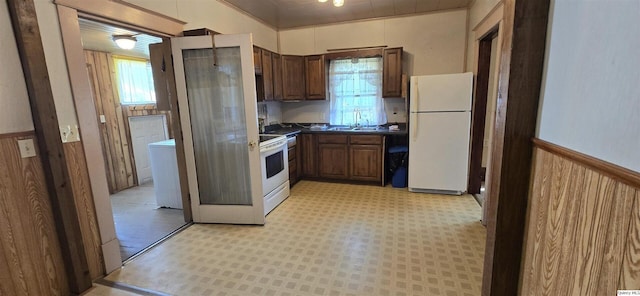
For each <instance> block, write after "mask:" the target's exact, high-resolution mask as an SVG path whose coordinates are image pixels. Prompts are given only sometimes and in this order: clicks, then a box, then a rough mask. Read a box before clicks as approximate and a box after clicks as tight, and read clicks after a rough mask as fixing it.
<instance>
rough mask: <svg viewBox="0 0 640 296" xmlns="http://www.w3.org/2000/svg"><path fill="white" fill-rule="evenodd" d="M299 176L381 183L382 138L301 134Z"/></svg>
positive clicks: (373, 136)
mask: <svg viewBox="0 0 640 296" xmlns="http://www.w3.org/2000/svg"><path fill="white" fill-rule="evenodd" d="M301 137H302V138H303V139H304V140H303V147H302V149H303V150H302V158H301V162H302V170H303V172H302V175H303V177H308V178H322V179H332V180H342V181H348V180H352V181H367V182H380V183H381V184H383V185H384V180H383V170H384V168H383V163H384V136H383V135H345V134H326V135H322V134H320V135H314V134H303V135H301Z"/></svg>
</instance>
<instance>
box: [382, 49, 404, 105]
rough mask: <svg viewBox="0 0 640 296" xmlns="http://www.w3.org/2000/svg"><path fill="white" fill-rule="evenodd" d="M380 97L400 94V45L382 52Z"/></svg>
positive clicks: (392, 96) (398, 95)
mask: <svg viewBox="0 0 640 296" xmlns="http://www.w3.org/2000/svg"><path fill="white" fill-rule="evenodd" d="M382 58H383V65H382V97H384V98H400V97H401V96H402V47H399V48H389V49H385V50H384V52H383V53H382Z"/></svg>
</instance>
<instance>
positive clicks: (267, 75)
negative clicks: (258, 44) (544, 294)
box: [261, 49, 273, 101]
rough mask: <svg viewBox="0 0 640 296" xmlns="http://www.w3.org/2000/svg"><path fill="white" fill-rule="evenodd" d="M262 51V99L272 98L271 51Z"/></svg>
mask: <svg viewBox="0 0 640 296" xmlns="http://www.w3.org/2000/svg"><path fill="white" fill-rule="evenodd" d="M261 51H262V85H263V87H264V100H265V101H272V100H273V69H272V63H271V52H270V51H268V50H265V49H263V50H261Z"/></svg>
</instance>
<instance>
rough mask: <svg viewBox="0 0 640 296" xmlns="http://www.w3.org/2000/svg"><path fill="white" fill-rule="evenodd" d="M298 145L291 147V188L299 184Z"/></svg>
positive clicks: (289, 152)
mask: <svg viewBox="0 0 640 296" xmlns="http://www.w3.org/2000/svg"><path fill="white" fill-rule="evenodd" d="M297 150H298V145H297V144H296V145H294V146H291V147H289V151H288V154H289V186H290V187H291V186H293V185H294V184H296V182H298V153H297Z"/></svg>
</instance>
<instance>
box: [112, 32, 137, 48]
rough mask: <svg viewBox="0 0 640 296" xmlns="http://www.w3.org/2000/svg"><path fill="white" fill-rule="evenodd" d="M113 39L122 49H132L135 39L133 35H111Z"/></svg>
mask: <svg viewBox="0 0 640 296" xmlns="http://www.w3.org/2000/svg"><path fill="white" fill-rule="evenodd" d="M113 41H114V42H115V43H116V45H118V47H120V48H122V49H133V48H134V47H135V46H136V41H137V40H136V37H133V35H113Z"/></svg>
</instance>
